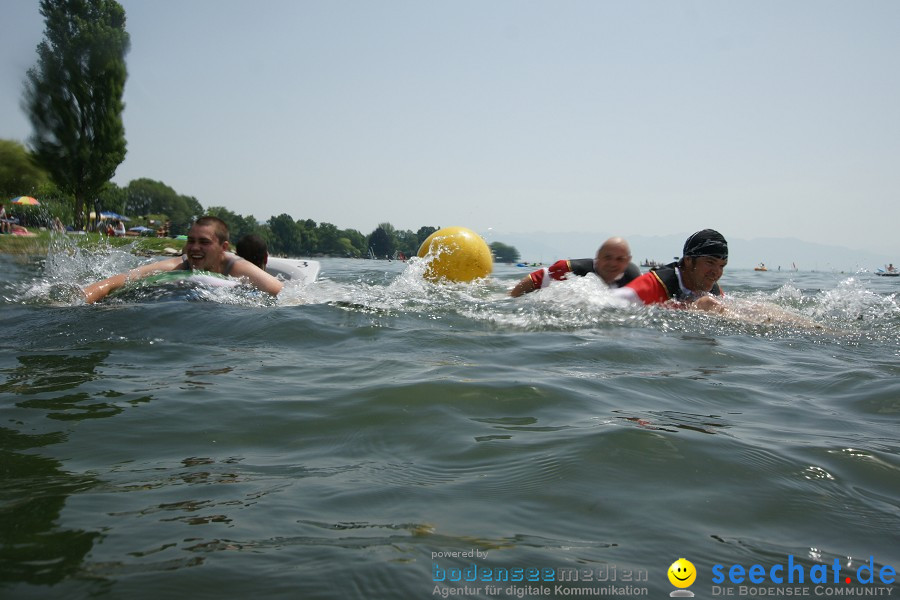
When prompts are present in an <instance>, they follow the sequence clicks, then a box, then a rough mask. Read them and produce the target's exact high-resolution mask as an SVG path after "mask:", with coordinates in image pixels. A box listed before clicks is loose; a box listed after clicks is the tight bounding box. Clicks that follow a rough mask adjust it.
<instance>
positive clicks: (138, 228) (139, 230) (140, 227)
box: [128, 225, 153, 233]
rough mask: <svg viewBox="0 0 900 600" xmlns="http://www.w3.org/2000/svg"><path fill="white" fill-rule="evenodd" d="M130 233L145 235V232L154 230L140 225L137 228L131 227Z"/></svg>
mask: <svg viewBox="0 0 900 600" xmlns="http://www.w3.org/2000/svg"><path fill="white" fill-rule="evenodd" d="M128 231H137V232H138V233H144V232H145V231H153V229H150V228H149V227H144V226H143V225H139V226H137V227H131V228H130V229H129V230H128Z"/></svg>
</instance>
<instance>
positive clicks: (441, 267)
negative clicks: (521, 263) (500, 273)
mask: <svg viewBox="0 0 900 600" xmlns="http://www.w3.org/2000/svg"><path fill="white" fill-rule="evenodd" d="M428 255H431V256H430V257H429V259H430V262H429V263H428V266H427V267H426V269H425V278H426V279H428V280H429V281H438V280H440V279H446V280H449V281H461V282H462V281H472V280H473V279H478V278H479V277H487V276H488V275H490V274H491V270H492V269H493V268H494V261H493V259H492V258H491V249H490V248H488V245H487V243H486V242H485V241H484V240H483V239H481V236H480V235H478V234H477V233H475V232H474V231H472V230H471V229H467V228H465V227H444V228H443V229H438V230H437V231H435V232H434V233H432V234H431V235H429V236H428V239H426V240H425V241H424V242H422V246H421V247H419V258H425V257H426V256H428Z"/></svg>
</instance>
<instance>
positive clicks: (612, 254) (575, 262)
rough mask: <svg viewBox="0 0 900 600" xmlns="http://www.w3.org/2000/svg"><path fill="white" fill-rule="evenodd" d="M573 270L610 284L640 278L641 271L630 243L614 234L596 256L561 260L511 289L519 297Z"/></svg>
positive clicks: (619, 283) (615, 285)
mask: <svg viewBox="0 0 900 600" xmlns="http://www.w3.org/2000/svg"><path fill="white" fill-rule="evenodd" d="M569 273H572V274H573V275H577V276H579V277H584V276H585V275H587V274H588V273H593V274H594V275H596V276H597V277H599V278H600V279H602V280H603V282H604V283H605V284H606V285H608V286H609V287H621V286H623V285H625V284H626V283H628V282H629V281H631V280H632V279H635V278H636V277H639V276H640V275H641V270H640V269H639V268H638V267H637V265H636V264H634V263H633V262H631V249H630V248H629V247H628V242H626V241H625V240H624V239H622V238H620V237H614V238H609V239H608V240H606V241H605V242H603V245H602V246H600V249H599V250H597V256H596V257H595V258H579V259H570V260H558V261H556V262H555V263H553V264H552V265H550V266H549V267H545V268H543V269H538V270H537V271H535V272H533V273H531V274H530V275H528V276H527V277H524V278H522V280H521V281H519V283H517V284H516V287H514V288H513V289H511V290H510V292H509V295H510V296H512V297H513V298H517V297H519V296H521V295H522V294H527V293H528V292H533V291H534V290H539V289H541V288H545V287H547V286H548V285H550V282H551V281H553V280H554V279H555V280H557V281H560V280H563V279H565V278H566V275H568V274H569Z"/></svg>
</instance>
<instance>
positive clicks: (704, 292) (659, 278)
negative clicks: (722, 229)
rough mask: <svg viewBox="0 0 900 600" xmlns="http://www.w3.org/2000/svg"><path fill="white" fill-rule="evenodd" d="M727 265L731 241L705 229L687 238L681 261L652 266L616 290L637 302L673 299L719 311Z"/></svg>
mask: <svg viewBox="0 0 900 600" xmlns="http://www.w3.org/2000/svg"><path fill="white" fill-rule="evenodd" d="M727 264H728V242H726V241H725V238H724V237H723V236H722V234H721V233H719V232H718V231H715V230H714V229H703V230H702V231H698V232H697V233H695V234H694V235H692V236H691V237H689V238H688V239H687V241H686V242H685V243H684V252H683V254H682V257H681V260H679V261H678V262H677V263H671V264H668V265H666V266H664V267H660V268H658V269H653V270H652V271H650V272H649V273H645V274H643V275H641V276H640V277H638V278H637V279H635V280H634V281H632V282H630V283H629V284H628V285H626V286H625V287H623V288H621V289H618V290H615V291H614V294H615V295H616V296H618V297H619V298H624V299H626V300H629V301H631V302H634V303H636V304H637V303H643V304H662V303H664V302H669V301H673V302H675V303H680V304H685V305H687V304H690V305H692V306H693V307H695V308H699V309H703V310H717V309H720V308H721V305H720V304H719V303H718V301H717V300H715V298H716V297H721V296H722V290H721V289H719V284H718V283H717V282H718V281H719V278H720V277H722V273H723V271H724V269H725V265H727Z"/></svg>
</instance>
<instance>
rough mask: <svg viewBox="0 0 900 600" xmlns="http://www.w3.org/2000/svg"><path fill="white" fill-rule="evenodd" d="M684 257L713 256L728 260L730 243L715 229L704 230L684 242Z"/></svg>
mask: <svg viewBox="0 0 900 600" xmlns="http://www.w3.org/2000/svg"><path fill="white" fill-rule="evenodd" d="M682 256H683V257H685V258H686V257H688V256H692V257H693V256H712V257H713V258H721V259H723V260H728V242H726V241H725V238H724V236H722V234H721V233H719V232H718V231H716V230H715V229H702V230H700V231H698V232H697V233H695V234H694V235H692V236H691V237H689V238H688V239H687V241H685V242H684V252H683V253H682Z"/></svg>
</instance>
